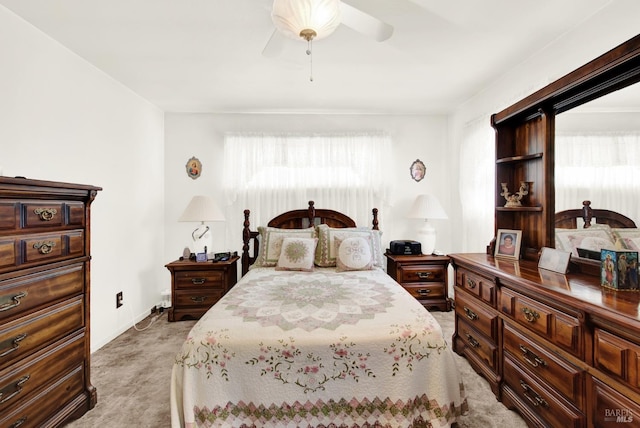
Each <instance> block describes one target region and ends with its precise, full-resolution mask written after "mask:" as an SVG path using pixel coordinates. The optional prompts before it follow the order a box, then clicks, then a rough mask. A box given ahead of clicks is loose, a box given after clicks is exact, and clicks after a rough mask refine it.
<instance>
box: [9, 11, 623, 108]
mask: <svg viewBox="0 0 640 428" xmlns="http://www.w3.org/2000/svg"><path fill="white" fill-rule="evenodd" d="M345 2H346V3H348V4H350V5H351V6H354V7H356V8H359V9H361V10H363V11H365V12H367V13H369V14H371V15H373V16H375V17H377V18H379V19H381V20H383V21H385V22H387V23H388V24H391V25H392V26H393V27H394V33H393V35H392V37H391V38H390V39H388V40H387V41H384V42H376V41H374V40H372V39H370V38H368V37H366V36H364V35H362V34H360V33H358V32H356V31H354V30H352V29H351V28H348V27H346V26H344V25H341V26H340V27H339V28H338V30H336V32H335V33H334V34H332V35H330V36H329V37H327V38H326V39H323V40H318V41H316V42H315V43H314V44H313V77H314V80H313V82H310V80H309V77H310V63H309V57H308V56H307V55H306V54H305V50H306V43H305V42H302V41H300V42H298V41H294V40H291V41H290V42H289V43H288V45H287V46H286V47H285V49H284V50H283V51H282V52H281V54H280V55H279V56H277V57H275V58H267V57H265V56H263V55H262V50H263V48H264V47H265V45H266V43H267V41H268V40H269V37H270V36H271V33H272V31H273V23H272V21H271V17H270V8H271V1H270V0H0V5H4V6H5V7H7V8H8V9H10V10H11V11H13V12H14V13H16V14H17V15H19V16H21V17H22V18H24V19H25V20H26V21H28V22H30V23H32V24H33V25H34V26H36V27H38V28H39V29H41V30H42V31H43V32H45V33H47V34H48V35H49V36H51V37H52V38H53V39H55V40H58V41H59V42H60V43H62V44H63V45H65V46H66V47H68V48H69V49H70V50H72V51H74V52H76V53H77V54H78V55H80V56H82V57H83V58H85V59H86V60H87V61H89V62H91V63H93V64H94V65H95V66H96V67H98V68H100V69H101V70H103V71H104V72H105V73H107V74H109V75H110V76H112V77H113V78H115V79H116V80H118V81H120V82H122V83H123V84H124V85H126V86H127V87H129V88H131V89H132V90H133V91H135V92H136V93H138V94H140V95H141V96H142V97H144V98H145V99H147V100H149V101H150V102H152V103H153V104H155V105H157V106H158V107H160V108H161V109H163V110H164V111H167V112H309V113H313V112H332V113H397V114H401V113H403V114H404V113H448V112H450V111H452V109H454V108H455V107H456V106H458V105H460V104H461V103H462V102H464V101H465V100H467V99H469V98H470V97H472V96H473V95H474V94H476V93H478V92H479V91H481V90H482V88H483V87H486V86H487V85H488V84H489V83H490V82H492V81H494V80H496V79H497V78H498V76H500V75H502V74H503V73H505V72H506V71H507V70H509V69H511V68H513V67H515V66H516V65H517V64H519V63H521V62H523V61H524V60H526V59H527V58H528V57H530V56H531V55H533V54H534V53H535V52H537V51H539V50H540V49H543V48H544V47H545V46H547V45H548V44H549V43H551V42H553V41H554V40H555V39H557V38H558V37H560V36H561V35H562V34H564V33H566V32H568V31H570V30H571V29H572V28H574V27H575V26H578V25H579V24H580V23H581V22H583V21H585V20H586V19H587V18H589V17H592V16H594V15H598V14H603V13H602V12H603V10H606V6H607V5H608V4H609V3H610V2H611V0H562V1H558V0H537V1H535V2H531V1H530V0H526V1H525V0H482V1H479V0H345ZM603 15H605V14H603Z"/></svg>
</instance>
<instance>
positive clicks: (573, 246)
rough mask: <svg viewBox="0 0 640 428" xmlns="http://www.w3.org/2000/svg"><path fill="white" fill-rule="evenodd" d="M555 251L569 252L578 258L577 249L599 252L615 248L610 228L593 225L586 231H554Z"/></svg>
mask: <svg viewBox="0 0 640 428" xmlns="http://www.w3.org/2000/svg"><path fill="white" fill-rule="evenodd" d="M555 233H556V249H558V250H562V251H566V252H570V253H571V255H572V256H574V257H579V255H578V248H584V249H587V250H593V251H600V249H602V248H615V243H614V238H613V235H612V234H611V228H610V227H609V226H607V225H594V226H591V227H589V228H587V229H556V232H555Z"/></svg>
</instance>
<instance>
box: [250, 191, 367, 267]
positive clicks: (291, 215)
mask: <svg viewBox="0 0 640 428" xmlns="http://www.w3.org/2000/svg"><path fill="white" fill-rule="evenodd" d="M249 214H251V212H250V211H249V210H244V223H243V228H242V275H244V274H245V273H247V272H248V271H249V266H251V265H252V264H253V263H254V262H255V261H256V259H257V258H258V249H259V248H258V245H259V244H258V232H257V231H253V230H251V228H250V222H249ZM372 214H373V222H372V225H373V227H372V229H374V230H378V209H377V208H374V209H373V210H372ZM319 224H326V225H328V226H329V227H356V222H355V221H353V219H352V218H351V217H349V216H348V215H346V214H343V213H341V212H338V211H334V210H328V209H316V208H315V206H314V202H313V201H309V207H308V208H306V209H301V210H293V211H287V212H285V213H282V214H280V215H278V216H276V217H274V218H272V219H271V220H270V221H269V223H267V226H268V227H277V228H280V229H305V228H307V227H312V226H316V225H319ZM250 244H253V251H252V254H251V255H250V254H249V249H250V247H251V245H250Z"/></svg>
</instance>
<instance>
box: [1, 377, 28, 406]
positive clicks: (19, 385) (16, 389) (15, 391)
mask: <svg viewBox="0 0 640 428" xmlns="http://www.w3.org/2000/svg"><path fill="white" fill-rule="evenodd" d="M30 377H31V376H29V375H26V376H22V377H21V378H20V379H18V381H17V382H16V383H15V385H13V386H12V385H9V386H7V387H6V388H5V389H3V390H2V391H0V404H3V403H6V402H7V401H9V400H11V399H12V398H13V397H15V396H16V395H18V394H20V393H21V392H22V385H24V384H25V382H26V381H28V380H29V378H30ZM9 388H13V392H12V393H11V394H9V395H7V396H6V397H5V396H4V394H6V393H7V390H8V389H9Z"/></svg>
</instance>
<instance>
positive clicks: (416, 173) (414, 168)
mask: <svg viewBox="0 0 640 428" xmlns="http://www.w3.org/2000/svg"><path fill="white" fill-rule="evenodd" d="M409 172H410V173H411V178H413V179H414V180H415V181H420V180H422V179H423V178H424V176H425V174H426V172H427V167H426V166H424V163H423V162H422V161H421V160H420V159H416V160H414V161H413V163H412V164H411V167H410V168H409Z"/></svg>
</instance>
